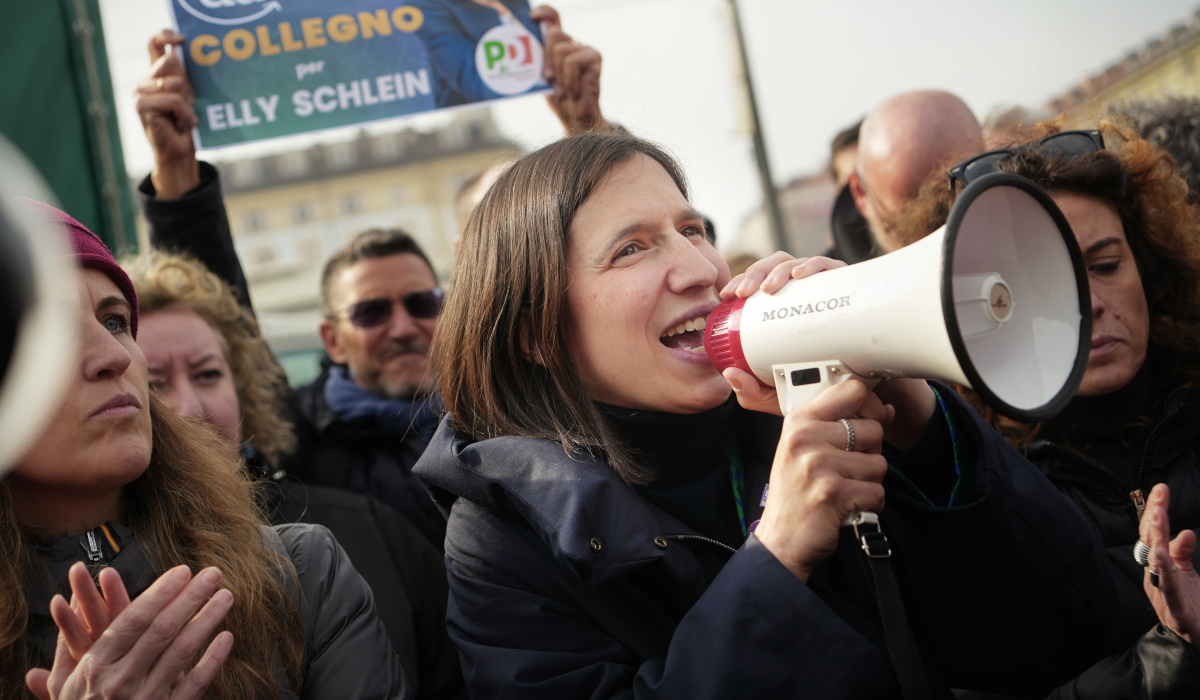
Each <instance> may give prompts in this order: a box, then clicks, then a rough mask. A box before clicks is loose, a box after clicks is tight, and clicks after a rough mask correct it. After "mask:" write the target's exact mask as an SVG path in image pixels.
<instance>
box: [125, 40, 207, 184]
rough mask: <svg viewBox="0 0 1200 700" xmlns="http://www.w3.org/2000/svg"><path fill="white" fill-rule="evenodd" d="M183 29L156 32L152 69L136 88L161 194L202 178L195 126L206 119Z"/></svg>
mask: <svg viewBox="0 0 1200 700" xmlns="http://www.w3.org/2000/svg"><path fill="white" fill-rule="evenodd" d="M183 41H184V39H183V35H182V34H180V33H178V32H175V31H172V30H170V29H164V30H162V31H160V32H159V33H157V34H155V35H154V36H153V37H151V38H150V45H149V51H150V73H149V74H148V75H146V77H144V78H142V80H141V81H140V82H139V83H138V86H137V89H136V90H135V91H134V97H136V98H137V99H136V102H135V105H136V107H137V112H138V117H139V118H140V119H141V120H142V128H143V129H144V130H145V132H146V139H147V140H148V141H149V142H150V149H151V150H152V151H153V152H154V171H153V172H152V173H151V174H150V177H151V181H152V182H153V183H154V188H155V192H156V194H157V196H158V197H159V198H160V199H177V198H179V197H181V196H183V194H185V193H186V192H187V191H188V190H190V189H192V188H193V187H195V186H196V185H197V184H199V183H200V166H199V164H198V163H197V161H196V144H195V142H194V141H193V140H192V129H194V128H196V126H197V125H198V124H199V123H200V122H199V120H198V119H197V118H196V112H195V111H194V109H193V107H194V106H195V103H196V95H195V93H194V92H193V91H192V85H191V83H190V82H188V79H187V73H186V72H185V71H184V68H183V59H182V58H181V57H180V55H179V51H180V47H181V46H182V45H183Z"/></svg>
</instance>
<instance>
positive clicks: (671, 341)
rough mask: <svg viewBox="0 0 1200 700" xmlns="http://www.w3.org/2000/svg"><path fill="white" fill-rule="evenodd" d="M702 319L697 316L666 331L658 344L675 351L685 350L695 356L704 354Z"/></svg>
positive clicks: (703, 322)
mask: <svg viewBox="0 0 1200 700" xmlns="http://www.w3.org/2000/svg"><path fill="white" fill-rule="evenodd" d="M704 324H705V321H704V317H703V316H697V317H696V318H693V319H691V320H690V321H684V322H683V323H681V324H679V325H678V326H675V327H674V328H669V329H667V332H666V333H663V334H662V336H660V337H659V339H658V342H660V343H662V344H663V345H666V346H667V347H669V348H672V349H675V350H686V351H687V352H691V353H695V354H697V355H699V354H703V353H704Z"/></svg>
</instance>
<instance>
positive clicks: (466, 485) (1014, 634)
mask: <svg viewBox="0 0 1200 700" xmlns="http://www.w3.org/2000/svg"><path fill="white" fill-rule="evenodd" d="M943 393H944V394H949V392H943ZM951 401H952V409H953V411H954V414H955V416H956V422H957V424H958V426H959V428H960V429H961V433H962V434H963V437H962V438H960V439H962V440H964V443H963V445H964V447H966V448H969V449H968V450H967V452H968V454H966V457H967V459H966V462H967V466H968V469H969V470H970V472H971V473H970V474H967V475H966V476H967V480H968V482H970V483H972V484H973V487H972V489H971V490H972V491H973V492H974V493H973V494H971V497H970V498H968V499H966V502H964V503H962V504H961V505H959V506H956V507H954V508H938V507H933V506H930V505H928V504H927V503H925V502H923V501H922V500H921V499H918V498H915V497H913V496H912V495H911V492H910V491H909V490H907V489H905V488H899V487H889V490H888V505H887V508H886V509H885V511H884V513H883V514H882V520H883V525H884V527H885V529H886V531H887V533H888V535H889V538H890V539H891V542H892V545H893V548H894V550H895V552H896V555H895V556H894V557H893V560H892V561H893V564H894V566H895V567H896V570H897V575H898V577H899V578H900V579H901V581H902V587H903V593H904V595H905V598H906V605H907V607H908V615H909V618H910V621H911V622H912V626H913V632H914V635H915V636H916V637H917V639H918V642H919V643H920V644H921V646H922V651H923V653H924V656H925V662H926V664H927V665H928V666H929V672H930V675H931V677H932V678H934V679H935V680H936V681H937V682H938V684H939V685H940V687H943V688H946V687H958V688H979V689H983V690H989V691H992V692H1003V693H1008V694H1019V695H1025V696H1035V695H1044V694H1045V693H1047V692H1049V691H1050V690H1051V689H1053V688H1054V687H1056V686H1057V685H1059V684H1060V683H1063V682H1066V681H1067V680H1068V679H1070V678H1072V677H1074V676H1076V675H1077V674H1079V673H1080V672H1081V671H1082V670H1083V669H1084V668H1086V667H1087V666H1088V665H1090V664H1091V662H1092V661H1094V660H1095V659H1098V658H1101V657H1102V656H1104V655H1105V654H1106V653H1108V650H1109V647H1110V644H1111V643H1112V640H1111V639H1110V633H1111V631H1112V628H1113V626H1114V624H1115V621H1116V618H1117V616H1118V609H1119V604H1118V602H1117V594H1116V587H1115V585H1114V582H1113V573H1112V571H1111V569H1110V567H1109V565H1108V563H1107V560H1106V557H1105V554H1104V550H1103V548H1102V547H1101V545H1100V542H1099V538H1098V536H1097V533H1096V531H1095V529H1094V528H1093V527H1092V526H1091V525H1090V524H1089V523H1088V522H1087V521H1086V520H1085V519H1083V518H1082V517H1081V516H1080V514H1079V512H1078V510H1077V509H1076V507H1075V506H1074V504H1073V503H1071V502H1070V501H1069V500H1068V499H1066V498H1065V497H1063V496H1062V495H1061V494H1060V493H1059V492H1058V491H1057V490H1055V489H1054V487H1053V486H1051V485H1050V484H1049V482H1047V481H1046V480H1045V478H1044V477H1043V476H1042V475H1041V474H1040V473H1039V472H1038V471H1037V469H1035V468H1034V467H1033V466H1032V465H1031V464H1029V462H1027V461H1026V460H1024V459H1023V458H1021V457H1020V456H1019V455H1018V454H1017V453H1016V452H1014V451H1013V450H1012V448H1011V447H1009V446H1008V444H1007V443H1005V442H1004V441H1003V440H1002V439H1001V438H1000V437H999V436H998V435H996V434H995V433H994V432H992V431H991V430H990V429H988V428H987V427H986V426H984V425H983V424H982V423H981V422H980V421H979V420H978V418H977V417H976V416H975V414H974V412H973V411H971V410H970V409H969V408H967V407H966V406H965V405H964V404H962V403H960V402H958V401H956V400H955V399H951ZM735 410H740V409H735ZM771 420H775V423H774V428H773V430H774V435H775V438H776V439H777V438H778V430H779V423H778V421H777V419H771ZM932 422H933V421H931V423H932ZM756 442H759V443H762V444H760V445H759V448H760V449H763V450H767V451H769V452H773V451H774V449H775V443H774V442H773V441H763V440H761V439H758V440H756ZM744 448H745V445H743V444H739V449H744ZM764 464H765V465H769V464H770V460H766V461H765V462H764V460H761V459H747V461H746V465H747V466H746V469H747V472H746V485H747V489H746V493H747V494H749V495H750V496H752V497H751V498H748V499H747V503H746V506H747V510H748V512H747V520H753V519H756V518H758V517H759V515H760V514H761V511H762V508H761V507H760V506H759V504H758V499H757V494H759V493H761V490H760V488H759V487H760V486H761V484H763V483H764V482H765V480H766V477H767V474H766V473H765V472H766V470H767V467H766V466H762V465H764ZM756 465H758V466H756ZM415 471H416V473H417V474H418V476H420V477H421V478H422V479H423V480H424V481H425V483H426V485H427V486H428V487H429V488H430V490H431V493H432V494H433V496H434V498H435V500H436V501H437V502H438V503H439V505H440V506H441V507H442V508H444V509H446V510H447V511H448V512H449V525H448V532H447V536H446V550H445V551H446V561H447V569H448V574H449V582H450V603H449V606H448V612H447V616H448V626H449V631H450V635H451V637H452V638H453V639H454V640H455V642H456V643H457V644H458V645H459V649H460V651H461V655H462V661H463V671H464V674H465V676H466V678H467V685H468V688H469V690H470V692H471V694H472V695H473V696H477V697H487V698H505V697H512V698H555V699H556V700H557V699H560V698H585V697H586V698H607V697H679V698H685V697H686V698H730V697H760V698H767V697H796V696H798V695H799V694H800V693H806V694H808V695H809V696H811V697H821V698H842V697H844V698H868V697H894V696H897V695H898V692H899V691H898V687H897V685H896V682H895V680H894V676H893V673H892V671H891V667H890V665H889V660H888V656H887V653H886V651H885V648H884V645H883V642H882V637H881V635H880V633H879V628H878V626H877V624H876V619H877V618H876V614H875V612H874V611H875V607H874V606H875V604H874V600H873V598H872V596H871V594H870V587H869V585H868V584H866V582H865V578H864V576H863V572H862V564H861V562H860V561H859V560H858V556H859V554H858V552H857V551H856V549H855V548H854V547H853V545H852V543H851V542H850V541H848V540H846V539H844V541H843V542H842V543H841V544H840V545H839V547H838V550H837V552H836V553H835V554H834V556H833V557H832V558H831V559H830V560H829V561H828V562H827V563H826V564H825V565H823V566H822V567H819V568H818V570H817V571H816V572H814V575H813V577H812V578H811V579H810V585H805V584H804V583H802V582H801V581H800V580H799V579H797V578H796V577H795V576H793V575H792V574H791V573H790V572H789V571H788V570H787V569H786V568H784V566H783V565H782V564H780V563H779V562H778V561H777V560H776V559H775V558H774V556H773V555H772V554H771V553H770V552H769V551H768V550H767V549H766V548H765V547H763V546H762V545H761V544H760V543H759V542H758V540H757V539H756V538H754V537H753V536H751V537H750V538H749V539H748V540H747V541H746V542H745V544H743V545H742V546H741V547H740V548H739V549H738V550H737V551H736V552H734V553H727V552H722V551H720V545H719V544H714V543H710V542H708V541H704V540H701V539H696V537H697V536H698V534H699V533H696V532H694V531H692V530H690V528H688V527H687V526H686V525H684V524H683V523H681V522H679V521H678V520H676V519H675V518H673V517H672V516H670V515H668V514H667V513H665V512H664V511H662V510H660V509H658V508H657V507H655V506H654V505H652V504H651V503H649V502H648V501H646V500H645V499H643V498H642V497H640V496H639V495H638V494H637V493H636V492H635V491H634V490H633V489H632V488H631V487H629V486H627V485H626V484H625V483H623V482H622V481H621V480H620V479H619V478H617V476H616V475H615V474H614V472H613V471H612V470H611V469H610V468H609V467H608V466H607V464H605V463H604V462H603V461H600V460H597V459H593V458H589V457H577V458H576V459H574V460H572V459H570V458H568V457H567V455H565V454H564V452H563V449H562V448H561V447H560V446H559V445H557V444H555V443H551V442H548V441H545V440H540V439H536V438H524V437H503V438H496V439H491V440H484V441H481V442H472V441H471V440H469V439H467V438H464V437H463V436H461V435H458V434H456V433H455V432H454V430H453V429H452V427H451V425H450V423H449V422H448V421H444V422H443V424H442V426H441V427H440V429H439V431H438V433H437V435H436V436H435V437H434V439H433V441H432V443H431V444H430V447H429V449H428V450H426V452H425V455H424V456H423V457H422V459H421V461H420V462H419V463H418V464H417V467H416V469H415ZM847 537H848V533H847ZM714 553H715V554H717V555H719V556H723V557H725V558H726V559H727V561H726V563H725V564H724V566H723V567H722V568H721V569H720V570H719V573H718V574H717V575H716V576H715V577H710V576H709V575H708V574H706V573H705V572H706V570H711V569H706V568H705V567H704V566H703V565H702V561H703V560H705V559H707V558H709V557H711V556H713V555H714Z"/></svg>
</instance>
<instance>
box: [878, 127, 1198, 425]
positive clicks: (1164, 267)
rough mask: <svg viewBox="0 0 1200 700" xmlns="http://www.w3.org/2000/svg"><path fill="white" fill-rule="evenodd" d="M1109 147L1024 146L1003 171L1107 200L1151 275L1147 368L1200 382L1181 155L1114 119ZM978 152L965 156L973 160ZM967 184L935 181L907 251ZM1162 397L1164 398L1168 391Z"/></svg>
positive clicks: (1032, 137)
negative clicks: (1048, 150)
mask: <svg viewBox="0 0 1200 700" xmlns="http://www.w3.org/2000/svg"><path fill="white" fill-rule="evenodd" d="M1099 129H1100V132H1101V134H1102V135H1103V136H1104V144H1105V147H1104V150H1102V151H1098V152H1096V153H1093V154H1089V155H1083V156H1061V155H1060V156H1053V155H1047V154H1045V153H1042V152H1041V151H1039V150H1037V149H1035V148H1027V149H1021V148H1018V149H1017V150H1016V151H1015V152H1014V153H1013V154H1011V155H1010V156H1008V157H1006V158H1005V159H1003V160H1001V161H1000V162H998V163H997V164H996V170H997V171H998V172H1009V173H1016V174H1018V175H1021V176H1024V177H1027V178H1029V179H1030V180H1033V181H1034V182H1036V183H1037V184H1039V185H1041V186H1042V187H1043V188H1045V189H1046V190H1048V191H1050V192H1052V193H1053V192H1070V193H1072V194H1078V195H1086V196H1089V197H1094V198H1096V199H1100V200H1103V201H1105V202H1107V203H1109V204H1111V205H1112V207H1113V208H1114V209H1115V210H1116V212H1117V215H1118V216H1119V217H1120V220H1121V224H1122V226H1123V228H1124V231H1125V237H1126V239H1127V240H1128V241H1129V248H1130V250H1131V252H1132V254H1133V258H1134V262H1135V263H1136V265H1137V269H1138V273H1139V274H1140V275H1141V278H1142V289H1143V290H1144V291H1145V294H1146V304H1147V306H1148V308H1149V310H1150V342H1149V348H1148V351H1147V355H1146V360H1145V361H1146V362H1153V363H1154V366H1155V368H1156V371H1158V370H1161V371H1160V372H1158V374H1159V378H1160V379H1159V381H1161V382H1162V383H1163V384H1162V385H1163V386H1164V387H1167V388H1176V387H1180V386H1185V385H1195V384H1200V361H1198V360H1200V358H1198V356H1197V348H1200V217H1198V216H1197V212H1196V211H1195V210H1194V209H1193V208H1192V207H1191V206H1189V204H1188V188H1187V183H1185V182H1184V180H1183V178H1181V177H1179V176H1178V175H1177V174H1176V172H1175V166H1174V163H1173V161H1172V160H1171V157H1170V156H1169V155H1168V154H1167V153H1166V152H1164V151H1162V150H1159V149H1158V148H1156V147H1154V146H1153V145H1151V144H1150V143H1148V142H1147V141H1145V140H1144V139H1142V138H1141V137H1139V136H1138V135H1137V133H1136V132H1134V131H1133V130H1132V129H1130V128H1128V127H1126V126H1124V125H1123V124H1120V123H1118V122H1115V121H1111V120H1106V121H1103V122H1101V124H1100V126H1099ZM1060 130H1061V125H1060V122H1059V121H1058V120H1051V121H1047V122H1042V123H1040V124H1038V125H1035V126H1034V127H1032V128H1031V129H1029V130H1028V131H1026V132H1025V133H1023V134H1021V135H1020V136H1019V138H1018V139H1017V141H1016V143H1032V142H1034V141H1037V140H1038V139H1041V138H1043V137H1045V136H1048V135H1050V134H1053V133H1057V132H1058V131H1060ZM969 155H970V154H964V158H965V157H968V156H969ZM960 190H961V187H955V188H953V189H951V188H950V186H949V184H948V182H947V177H946V176H945V175H944V174H943V175H942V176H941V177H932V178H930V180H928V181H927V182H926V183H925V184H924V186H923V187H922V188H921V194H920V196H919V197H918V198H917V200H916V201H915V202H914V203H913V204H912V205H911V206H910V207H908V208H907V209H906V210H905V212H904V215H903V216H902V217H901V218H900V220H899V221H898V222H897V228H898V233H899V235H900V236H901V238H902V240H903V241H904V242H905V244H906V245H907V244H909V243H912V242H914V241H916V240H918V239H920V238H923V237H924V236H926V235H928V234H929V233H930V232H932V231H934V230H936V229H937V228H938V227H940V226H942V225H943V224H945V223H946V219H947V216H948V213H949V210H950V207H951V206H952V205H953V203H954V198H955V196H956V195H957V193H958V192H959V191H960ZM965 393H966V395H967V396H968V398H969V399H971V401H972V402H973V403H974V404H975V405H976V408H979V409H980V411H981V413H983V415H984V416H985V417H986V418H987V419H988V420H989V422H991V423H992V425H993V426H994V427H996V428H997V429H998V430H1000V432H1001V434H1003V435H1004V436H1005V437H1006V438H1008V439H1009V440H1010V441H1012V442H1014V443H1015V444H1018V445H1019V444H1023V443H1026V442H1029V441H1030V440H1032V439H1033V438H1034V437H1035V436H1036V435H1037V433H1038V432H1039V430H1040V427H1041V425H1040V424H1033V425H1030V424H1024V423H1017V422H1016V421H1012V420H1009V419H1007V418H1003V417H1002V416H999V415H998V414H996V413H995V411H993V410H992V409H990V408H989V407H986V406H984V405H983V404H982V402H981V401H980V400H979V398H978V396H976V395H974V394H972V393H971V392H965ZM1158 398H1159V399H1160V400H1161V399H1163V398H1164V396H1163V395H1162V394H1161V392H1160V395H1159V397H1158Z"/></svg>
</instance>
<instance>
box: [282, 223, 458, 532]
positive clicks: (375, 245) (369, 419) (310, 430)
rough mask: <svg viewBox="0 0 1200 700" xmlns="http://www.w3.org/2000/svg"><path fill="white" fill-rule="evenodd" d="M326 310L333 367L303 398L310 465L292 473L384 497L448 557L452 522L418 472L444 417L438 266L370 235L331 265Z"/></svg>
mask: <svg viewBox="0 0 1200 700" xmlns="http://www.w3.org/2000/svg"><path fill="white" fill-rule="evenodd" d="M320 305H321V314H322V316H323V317H324V319H323V320H322V321H321V326H320V333H321V342H322V343H323V344H324V345H325V351H326V353H328V355H329V359H330V360H331V361H332V364H331V365H330V366H328V367H326V368H325V370H324V371H323V372H322V373H321V375H320V376H319V377H318V378H317V379H316V380H315V381H314V382H313V383H312V384H309V385H306V386H302V387H300V388H299V389H297V390H296V402H297V409H298V410H297V413H298V415H297V425H296V434H297V438H298V439H299V443H300V444H299V448H298V449H297V455H300V456H302V459H301V460H298V461H299V462H300V463H301V464H298V465H290V468H289V472H293V473H295V474H296V476H298V477H300V478H301V479H303V480H304V481H308V482H311V483H316V484H322V485H326V486H337V487H341V488H346V489H350V490H352V491H359V492H362V493H368V494H371V495H372V496H375V497H376V498H378V499H379V500H381V501H383V502H384V503H386V504H388V505H390V506H392V507H393V508H395V509H396V510H398V511H400V513H401V514H403V515H405V516H406V517H407V518H408V519H409V520H410V521H411V522H412V523H413V524H414V525H415V526H416V527H417V528H418V529H419V530H421V532H422V533H423V534H424V535H425V536H426V537H427V538H429V540H430V542H431V543H433V545H434V546H435V547H436V548H438V549H439V550H440V549H441V547H442V539H443V536H444V535H445V528H446V523H445V519H444V518H442V516H441V514H440V513H438V511H437V509H436V508H435V507H434V506H433V502H432V501H431V500H430V499H429V496H428V495H426V493H425V490H424V488H422V487H421V485H420V484H418V483H417V481H416V479H414V478H413V476H412V473H411V470H412V465H413V464H414V463H415V462H416V461H417V458H418V457H420V456H421V453H422V452H424V450H425V446H426V444H427V443H428V440H429V437H430V436H431V435H432V434H433V431H434V429H435V428H436V427H437V421H438V413H439V410H440V401H439V400H438V398H437V396H436V394H435V379H436V378H435V377H434V375H433V372H432V370H431V369H430V363H429V358H428V354H429V346H430V343H431V342H432V341H433V331H434V329H435V328H436V327H437V316H438V312H439V311H441V307H442V290H441V288H439V287H438V282H437V276H436V275H435V273H434V271H433V267H432V265H430V263H429V259H428V258H427V257H426V256H425V253H424V251H422V250H421V247H420V246H419V245H418V244H417V242H416V241H415V240H414V239H413V238H412V236H410V235H409V234H407V233H405V232H404V231H400V230H397V229H389V230H384V229H371V230H369V231H365V232H363V233H360V234H359V235H358V236H356V237H354V238H353V239H351V240H350V242H349V243H347V244H346V245H344V246H343V247H342V248H341V249H339V250H338V251H337V252H336V253H334V254H333V256H332V257H331V258H330V259H329V261H328V262H326V264H325V269H324V272H323V273H322V276H321V290H320ZM298 469H300V470H302V471H297V470H298Z"/></svg>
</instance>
